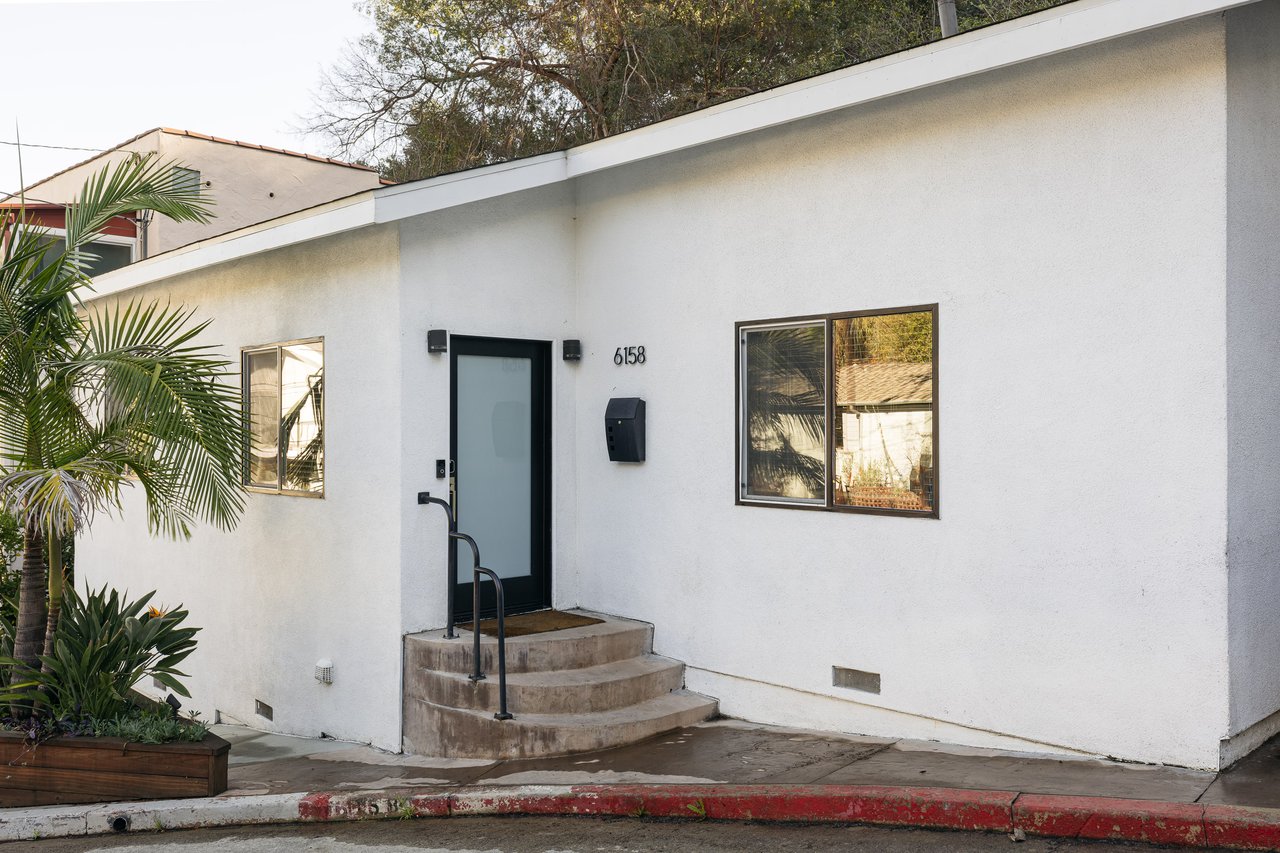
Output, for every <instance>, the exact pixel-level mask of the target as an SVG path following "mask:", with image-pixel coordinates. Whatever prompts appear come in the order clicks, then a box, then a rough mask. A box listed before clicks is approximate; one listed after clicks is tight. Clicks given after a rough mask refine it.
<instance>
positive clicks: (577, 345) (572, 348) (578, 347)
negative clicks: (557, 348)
mask: <svg viewBox="0 0 1280 853" xmlns="http://www.w3.org/2000/svg"><path fill="white" fill-rule="evenodd" d="M564 360H565V361H582V341H577V340H566V341H565V342H564Z"/></svg>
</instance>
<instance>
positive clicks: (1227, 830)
mask: <svg viewBox="0 0 1280 853" xmlns="http://www.w3.org/2000/svg"><path fill="white" fill-rule="evenodd" d="M1204 830H1205V843H1206V844H1207V846H1209V847H1230V848H1231V849H1233V850H1280V811H1278V810H1276V809H1251V808H1245V807H1242V806H1209V805H1207V806H1205V807H1204Z"/></svg>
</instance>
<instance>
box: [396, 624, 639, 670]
mask: <svg viewBox="0 0 1280 853" xmlns="http://www.w3.org/2000/svg"><path fill="white" fill-rule="evenodd" d="M575 612H577V611H575ZM584 615H588V616H596V614H593V613H590V614H584ZM596 618H597V619H600V618H604V617H601V616H596ZM443 634H444V629H442V628H441V629H437V630H435V631H424V632H423V633H421V634H410V635H408V636H407V637H405V638H404V639H405V655H406V661H405V665H406V667H408V668H412V669H416V668H419V667H423V668H426V669H435V670H441V671H443V672H460V673H464V674H465V673H469V672H471V644H472V636H471V632H470V631H461V630H460V631H458V632H457V634H458V639H456V640H446V639H444V638H443V636H442V635H443ZM652 645H653V628H652V627H651V626H649V625H646V624H644V623H643V622H632V621H630V620H628V619H606V621H604V622H601V623H599V624H596V625H584V626H582V627H581V628H566V629H565V630H563V631H552V632H550V633H548V634H529V635H527V636H524V637H508V638H507V674H508V675H510V674H511V673H513V672H546V671H548V670H553V669H580V668H582V667H587V666H595V665H597V664H602V663H612V662H614V661H620V660H626V659H627V658H633V657H636V656H637V655H643V654H646V653H647V652H649V650H650V649H651V648H652ZM480 661H481V668H482V669H484V671H485V672H489V671H496V670H497V668H498V640H497V638H496V637H487V636H484V635H483V634H482V635H481V636H480Z"/></svg>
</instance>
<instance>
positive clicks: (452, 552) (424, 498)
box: [418, 492, 458, 640]
mask: <svg viewBox="0 0 1280 853" xmlns="http://www.w3.org/2000/svg"><path fill="white" fill-rule="evenodd" d="M418 503H419V504H436V505H437V506H440V507H443V508H444V514H445V515H446V516H448V518H449V590H448V592H447V593H446V595H445V602H446V606H447V608H448V611H449V614H448V622H447V623H446V624H445V628H444V638H445V639H446V640H456V639H458V635H457V634H455V633H453V611H454V607H453V594H454V590H455V589H457V587H458V540H457V539H455V538H454V537H453V534H455V533H457V532H458V518H457V516H455V515H454V514H453V504H451V503H449V502H448V501H447V500H445V499H444V498H433V497H431V493H430V492H418Z"/></svg>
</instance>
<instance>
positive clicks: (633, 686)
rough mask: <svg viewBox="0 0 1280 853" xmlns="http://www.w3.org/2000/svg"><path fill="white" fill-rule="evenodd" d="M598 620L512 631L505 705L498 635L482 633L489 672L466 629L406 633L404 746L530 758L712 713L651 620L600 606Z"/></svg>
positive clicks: (617, 740)
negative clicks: (501, 706)
mask: <svg viewBox="0 0 1280 853" xmlns="http://www.w3.org/2000/svg"><path fill="white" fill-rule="evenodd" d="M586 615H591V616H596V617H597V618H600V619H603V620H604V621H603V622H600V623H598V624H595V625H584V626H582V627H579V628H569V629H566V630H563V631H552V632H549V633H545V634H530V635H527V636H523V637H512V638H509V639H508V640H507V700H508V708H509V710H510V711H511V713H512V714H514V715H515V719H513V720H495V719H494V717H493V714H494V712H495V711H496V710H497V709H498V673H497V640H496V639H495V638H493V637H486V636H481V638H480V645H481V662H482V668H483V669H484V671H485V673H486V675H487V677H486V678H485V679H484V680H482V681H478V682H473V681H471V680H470V679H469V678H468V677H467V676H468V675H469V674H470V672H471V670H472V664H471V656H472V640H473V637H472V635H471V634H470V633H469V632H465V631H459V632H458V634H459V636H458V638H457V639H454V640H445V639H443V637H442V636H441V635H442V634H443V631H428V632H424V633H422V634H411V635H409V636H407V637H405V649H404V667H405V669H404V749H405V751H406V752H411V753H416V754H418V755H438V756H444V757H451V758H492V759H497V758H533V757H537V756H546V755H566V754H569V753H574V752H588V751H591V750H596V749H605V748H608V747H613V746H621V745H624V744H627V743H633V742H635V741H638V740H643V739H644V738H647V737H651V736H652V735H655V734H659V733H661V732H664V731H669V730H671V729H676V728H680V727H682V726H687V725H690V724H691V723H695V722H699V721H701V720H705V719H707V718H709V717H713V716H715V714H716V712H717V705H716V701H715V700H714V699H709V698H707V697H705V696H700V695H698V694H696V693H690V692H688V691H686V690H683V689H682V688H683V686H684V664H682V663H680V662H679V661H675V660H672V659H670V658H664V657H661V656H659V655H655V654H653V653H652V641H653V629H652V628H651V627H650V626H649V625H647V624H645V623H642V622H633V621H631V620H628V619H619V618H617V617H612V616H600V615H599V614H586Z"/></svg>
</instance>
